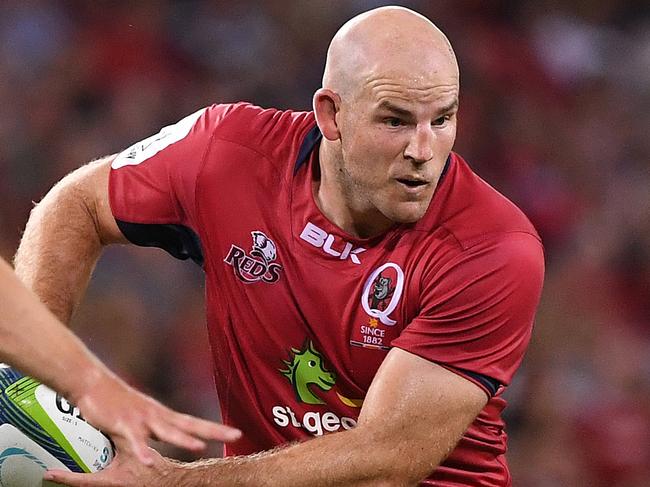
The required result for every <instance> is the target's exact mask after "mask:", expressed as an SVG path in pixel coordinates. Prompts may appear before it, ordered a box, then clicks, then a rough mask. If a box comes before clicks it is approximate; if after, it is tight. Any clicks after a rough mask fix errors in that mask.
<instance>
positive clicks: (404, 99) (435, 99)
mask: <svg viewBox="0 0 650 487" xmlns="http://www.w3.org/2000/svg"><path fill="white" fill-rule="evenodd" d="M458 92H459V85H458V76H457V75H456V74H455V73H449V74H443V73H440V72H437V73H431V74H426V75H413V74H401V73H389V74H382V75H379V76H376V75H369V76H367V77H366V78H365V80H364V81H363V83H362V89H361V93H360V94H361V97H362V98H363V99H365V100H366V101H368V102H370V103H371V104H372V105H373V106H375V107H381V106H385V104H386V103H391V104H394V103H399V104H400V105H407V106H418V105H420V106H427V107H430V106H432V107H436V106H438V105H440V106H444V105H449V104H450V103H452V102H453V101H455V100H456V99H457V98H458Z"/></svg>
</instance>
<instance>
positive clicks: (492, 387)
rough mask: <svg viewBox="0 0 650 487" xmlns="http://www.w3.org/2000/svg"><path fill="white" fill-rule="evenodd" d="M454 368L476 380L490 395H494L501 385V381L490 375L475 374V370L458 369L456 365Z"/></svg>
mask: <svg viewBox="0 0 650 487" xmlns="http://www.w3.org/2000/svg"><path fill="white" fill-rule="evenodd" d="M454 368H455V369H456V370H458V371H459V372H460V373H461V374H463V375H466V376H468V377H471V378H472V379H474V380H475V381H476V382H478V383H479V384H481V385H482V386H483V387H485V388H486V389H487V390H488V391H489V392H490V397H492V396H494V395H495V394H496V393H497V391H498V390H499V387H501V383H500V382H499V381H498V380H496V379H493V378H492V377H488V376H487V375H483V374H477V373H476V372H470V371H469V370H465V369H459V368H457V367H454Z"/></svg>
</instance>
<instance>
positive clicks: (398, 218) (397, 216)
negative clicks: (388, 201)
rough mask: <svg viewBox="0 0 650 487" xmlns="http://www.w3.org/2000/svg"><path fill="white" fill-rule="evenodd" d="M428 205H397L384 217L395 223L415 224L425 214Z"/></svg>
mask: <svg viewBox="0 0 650 487" xmlns="http://www.w3.org/2000/svg"><path fill="white" fill-rule="evenodd" d="M428 207H429V205H428V204H426V205H425V204H423V203H419V204H418V203H398V204H397V205H395V206H394V207H392V208H391V209H390V210H389V211H387V212H385V213H384V215H385V216H386V217H387V218H389V219H390V220H392V221H394V222H395V223H416V222H417V221H419V220H420V219H422V217H423V216H424V215H425V213H426V212H427V208H428Z"/></svg>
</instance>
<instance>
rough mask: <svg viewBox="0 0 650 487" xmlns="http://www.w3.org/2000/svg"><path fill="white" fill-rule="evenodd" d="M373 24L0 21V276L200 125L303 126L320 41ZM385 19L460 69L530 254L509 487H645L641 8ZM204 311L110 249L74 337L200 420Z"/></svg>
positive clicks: (187, 290) (181, 282)
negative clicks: (75, 202)
mask: <svg viewBox="0 0 650 487" xmlns="http://www.w3.org/2000/svg"><path fill="white" fill-rule="evenodd" d="M381 4H384V2H380V1H372V0H348V1H342V0H341V1H336V0H331V1H328V0H318V1H314V0H312V1H297V0H296V1H288V0H284V1H283V0H268V1H261V0H260V1H252V0H246V1H244V0H238V1H232V2H229V1H216V0H215V1H171V0H168V1H164V0H159V1H153V0H140V1H137V2H126V1H125V2H119V1H107V0H98V1H94V2H86V1H80V0H79V1H73V0H69V1H53V0H43V1H38V0H3V1H2V2H0V228H1V229H2V230H1V231H0V255H2V256H3V257H5V258H10V257H11V256H12V255H13V253H14V251H15V249H16V246H17V244H18V240H19V237H20V233H21V229H22V228H23V226H24V224H25V221H26V219H27V216H28V213H29V210H30V208H31V205H32V203H31V202H32V201H38V200H39V199H40V198H41V197H42V196H43V195H44V193H45V192H46V191H47V190H48V188H49V187H50V186H51V185H52V184H53V183H54V182H55V181H57V180H58V179H60V178H61V177H62V176H63V175H65V174H66V173H67V172H69V171H71V170H72V169H74V168H75V167H77V166H79V165H80V164H82V163H84V162H86V161H88V160H90V159H92V158H94V157H97V156H101V155H105V154H109V153H112V152H116V151H118V150H120V149H121V148H124V147H126V146H127V145H129V144H130V143H132V142H134V141H137V140H139V139H142V138H144V137H146V136H148V135H150V134H152V133H155V132H156V131H157V130H158V129H159V128H160V127H161V126H163V125H166V124H168V123H171V122H174V121H176V120H178V119H180V118H181V117H182V116H184V115H185V114H187V113H190V112H192V111H194V110H196V109H198V108H199V107H201V106H204V105H207V104H210V103H212V102H225V101H238V100H249V101H253V102H255V103H257V104H261V105H264V106H278V107H284V108H289V107H291V108H298V109H309V107H310V100H311V94H312V92H313V90H315V89H316V88H317V87H318V86H319V78H320V75H321V70H322V66H323V61H324V55H325V51H326V47H327V43H328V40H329V39H330V37H331V35H332V34H333V33H334V32H335V31H336V29H337V28H338V27H339V26H340V25H341V24H342V22H344V21H345V20H346V19H347V18H349V17H350V16H352V15H354V14H356V13H358V12H360V11H362V10H365V9H367V8H371V7H374V6H378V5H381ZM401 4H403V5H407V6H411V7H413V8H415V9H417V10H419V11H420V12H422V13H424V14H426V15H428V16H429V17H431V18H432V19H435V21H436V22H437V23H438V24H439V25H440V27H441V28H442V29H443V30H444V31H445V32H446V33H447V34H448V35H449V37H450V39H451V41H452V43H453V45H454V47H455V50H456V52H457V55H458V58H459V60H460V65H461V83H462V90H461V111H460V127H459V136H458V142H457V145H456V150H457V151H458V152H460V153H461V154H462V155H464V156H465V157H466V158H467V159H468V161H469V162H470V163H471V164H472V165H473V166H474V167H475V169H476V170H477V171H478V172H479V174H481V175H482V176H483V177H484V178H485V179H487V180H488V181H489V182H490V183H491V184H493V185H494V186H495V187H496V188H498V189H499V190H501V191H502V192H503V193H505V194H506V195H508V196H509V197H510V198H511V199H513V200H514V201H515V202H516V203H517V204H518V205H519V206H521V207H522V208H523V209H524V210H525V212H526V213H527V214H528V215H529V216H530V218H531V219H532V220H533V222H534V223H535V225H536V226H537V228H538V229H539V230H540V232H541V234H542V236H543V238H544V241H545V245H546V250H547V279H546V287H545V292H544V296H543V300H542V304H541V307H540V311H539V315H538V319H537V324H536V329H535V333H534V338H533V342H532V344H531V347H530V350H529V352H528V354H527V357H526V359H525V362H524V365H523V367H522V368H521V370H520V371H519V373H518V375H517V377H516V380H515V382H514V384H513V385H512V387H511V388H510V390H509V393H508V397H509V400H510V407H509V409H508V413H507V419H508V422H509V433H510V450H511V451H510V453H509V461H510V463H511V467H512V471H513V475H514V479H515V485H518V486H524V487H543V486H554V487H559V486H571V487H577V486H589V487H601V486H603V487H604V486H607V487H609V486H620V487H641V486H648V485H650V336H649V330H650V164H649V162H650V133H649V129H650V89H649V87H650V8H649V7H648V5H649V4H648V2H645V1H624V0H565V1H562V0H529V1H496V0H491V1H479V0H474V1H472V0H437V1H416V0H414V1H406V2H401ZM202 300H203V298H202V284H201V273H200V271H199V269H197V268H195V266H193V265H191V264H187V263H181V262H176V261H173V259H171V258H168V257H167V256H166V254H163V253H162V252H161V251H151V250H144V249H127V248H112V249H110V250H108V251H107V252H106V253H105V255H104V256H103V258H102V260H101V261H100V263H99V265H98V270H97V272H96V275H95V277H94V278H93V281H92V284H91V288H90V290H89V292H88V295H87V298H86V300H85V302H84V304H83V305H82V306H81V309H80V310H79V312H78V314H77V316H76V318H75V326H76V327H77V329H78V330H79V331H80V333H81V334H82V336H83V337H84V339H85V340H86V342H87V343H88V344H89V346H90V347H91V348H92V349H93V350H94V351H95V352H97V353H98V354H99V355H100V356H101V357H102V358H103V359H104V360H105V361H106V362H107V363H108V364H109V365H110V366H111V367H112V368H113V369H115V370H117V371H119V372H120V374H122V375H123V376H125V377H127V378H128V379H129V380H130V381H132V382H133V383H135V384H137V385H138V386H140V387H142V388H144V389H146V390H147V391H149V392H150V393H152V394H154V395H155V396H157V397H159V398H161V399H162V400H163V401H165V402H167V403H170V404H172V405H174V406H175V407H177V408H179V409H182V410H185V411H191V412H193V413H196V414H200V415H204V416H208V417H211V418H216V417H217V414H218V413H217V408H216V401H217V399H216V396H215V393H214V391H213V388H212V381H211V371H210V367H209V355H208V353H209V352H208V349H207V341H206V335H205V330H204V314H203V308H202ZM16 326H20V324H19V323H17V324H16ZM168 453H170V454H176V455H179V454H180V453H179V452H173V451H171V452H170V451H168ZM210 453H211V454H213V455H217V454H218V453H219V450H218V448H216V447H215V448H213V449H212V450H211V452H210Z"/></svg>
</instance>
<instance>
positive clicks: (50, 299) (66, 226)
mask: <svg viewBox="0 0 650 487" xmlns="http://www.w3.org/2000/svg"><path fill="white" fill-rule="evenodd" d="M90 169H91V165H89V166H86V167H84V168H82V169H81V170H78V171H76V172H75V173H72V174H70V175H68V176H67V177H66V178H64V179H63V180H62V181H61V182H59V183H58V184H57V185H56V186H54V188H52V190H51V191H50V192H49V193H48V194H47V196H45V198H44V199H43V200H42V201H41V202H40V203H39V204H38V205H37V206H36V207H35V208H34V209H33V210H32V213H31V215H30V218H29V221H28V223H27V226H26V228H25V233H24V235H23V238H22V241H21V243H20V247H19V248H18V252H17V253H16V257H15V261H14V264H15V269H16V274H17V275H18V277H19V278H20V279H21V280H22V281H23V283H24V284H25V285H26V286H27V287H28V288H29V289H31V290H32V291H34V292H35V293H36V295H37V296H38V297H39V298H40V300H41V301H42V302H43V303H45V305H46V306H47V307H48V308H49V309H50V310H51V311H52V312H53V313H54V314H55V315H56V316H57V317H58V318H59V319H60V320H61V321H63V322H64V323H68V322H69V321H70V318H71V317H72V314H73V312H74V309H75V307H76V305H77V304H78V303H79V301H80V300H81V297H82V296H83V293H84V292H85V289H86V287H87V285H88V281H89V279H90V275H91V272H92V269H93V268H94V266H95V263H96V261H97V259H98V257H99V255H100V252H101V248H102V242H101V237H100V234H99V231H98V228H97V222H96V219H95V217H94V215H95V213H94V209H93V208H92V205H93V202H92V201H91V199H90V198H89V197H88V195H86V194H85V193H84V191H83V190H82V188H81V185H80V184H78V181H79V180H81V179H82V178H83V177H84V172H86V171H88V170H90Z"/></svg>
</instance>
